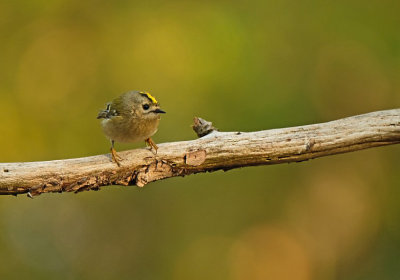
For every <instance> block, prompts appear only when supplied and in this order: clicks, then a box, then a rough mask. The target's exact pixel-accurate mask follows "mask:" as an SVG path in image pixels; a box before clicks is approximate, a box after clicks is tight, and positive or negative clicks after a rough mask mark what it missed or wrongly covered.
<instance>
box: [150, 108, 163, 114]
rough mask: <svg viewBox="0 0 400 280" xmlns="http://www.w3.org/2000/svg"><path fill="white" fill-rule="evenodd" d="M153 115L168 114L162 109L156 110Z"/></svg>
mask: <svg viewBox="0 0 400 280" xmlns="http://www.w3.org/2000/svg"><path fill="white" fill-rule="evenodd" d="M153 113H158V114H165V113H166V112H165V111H163V110H161V109H155V110H154V111H153Z"/></svg>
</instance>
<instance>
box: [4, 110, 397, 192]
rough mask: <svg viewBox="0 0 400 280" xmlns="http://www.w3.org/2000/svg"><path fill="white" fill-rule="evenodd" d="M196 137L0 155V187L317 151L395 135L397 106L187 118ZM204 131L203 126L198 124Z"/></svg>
mask: <svg viewBox="0 0 400 280" xmlns="http://www.w3.org/2000/svg"><path fill="white" fill-rule="evenodd" d="M194 129H195V131H197V132H198V133H199V134H200V135H203V134H204V133H206V134H207V133H208V134H207V135H206V136H203V137H201V138H199V139H196V140H192V141H182V142H174V143H164V144H160V145H158V146H159V150H158V154H157V155H153V154H152V153H151V152H150V151H149V150H148V149H135V150H130V151H124V152H119V155H120V156H121V157H122V158H123V161H122V162H121V163H122V166H121V167H118V166H117V165H116V164H115V163H113V162H111V161H110V156H109V155H108V154H107V155H97V156H91V157H85V158H76V159H65V160H53V161H42V162H19V163H0V194H4V195H5V194H11V195H17V194H22V193H28V195H29V196H35V195H39V194H42V193H48V192H80V191H83V190H98V189H99V188H100V187H102V186H107V185H137V186H139V187H143V186H144V185H146V184H147V183H150V182H153V181H156V180H161V179H166V178H170V177H175V176H186V175H190V174H195V173H199V172H207V171H216V170H225V171H226V170H229V169H233V168H238V167H245V166H256V165H270V164H278V163H288V162H300V161H305V160H309V159H313V158H318V157H322V156H329V155H334V154H339V153H346V152H352V151H357V150H361V149H366V148H372V147H377V146H384V145H390V144H397V143H400V109H394V110H386V111H379V112H373V113H369V114H364V115H359V116H353V117H349V118H344V119H339V120H336V121H331V122H326V123H321V124H312V125H305V126H297V127H290V128H281V129H270V130H263V131H257V132H218V131H216V130H215V128H214V127H213V126H212V125H211V123H208V122H206V121H204V120H201V119H195V125H194ZM205 131H206V132H205Z"/></svg>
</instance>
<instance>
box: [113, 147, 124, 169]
mask: <svg viewBox="0 0 400 280" xmlns="http://www.w3.org/2000/svg"><path fill="white" fill-rule="evenodd" d="M111 157H112V160H113V161H114V162H115V163H116V164H117V165H118V166H121V163H120V161H121V160H122V158H121V157H120V156H119V155H118V154H117V151H116V150H115V149H114V148H111Z"/></svg>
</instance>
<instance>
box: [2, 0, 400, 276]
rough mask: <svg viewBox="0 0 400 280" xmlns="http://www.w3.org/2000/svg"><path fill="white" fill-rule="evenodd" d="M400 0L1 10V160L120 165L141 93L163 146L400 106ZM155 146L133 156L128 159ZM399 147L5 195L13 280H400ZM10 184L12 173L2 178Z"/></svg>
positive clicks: (156, 1)
mask: <svg viewBox="0 0 400 280" xmlns="http://www.w3.org/2000/svg"><path fill="white" fill-rule="evenodd" d="M399 10H400V1H395V0H393V1H389V0H388V1H385V0H384V1H381V0H372V1H357V0H349V1H295V0H291V1H290V0H283V1H272V0H267V1H253V0H250V1H243V0H233V1H195V2H193V1H175V0H171V1H160V0H150V1H120V0H117V1H102V2H100V1H77V0H72V1H71V0H56V1H43V0H42V1H40V0H38V1H1V2H0V42H1V43H0V97H1V101H0V104H1V109H0V135H1V139H0V146H1V152H0V162H15V161H42V160H52V159H64V158H74V157H84V156H90V155H96V154H105V153H107V152H108V151H109V147H110V144H109V141H108V140H107V139H106V138H105V137H104V135H103V133H102V131H101V128H100V124H99V121H98V120H97V119H96V116H97V114H98V112H99V110H100V109H103V108H104V107H105V104H106V102H108V101H110V100H112V99H113V98H115V97H116V96H118V95H120V94H121V93H123V92H125V91H128V90H146V91H149V92H150V93H151V94H152V95H154V96H155V97H156V98H157V100H158V101H159V102H160V104H161V107H162V109H163V110H165V111H167V112H168V113H167V114H166V115H162V119H161V122H160V126H159V130H158V132H157V134H155V135H154V137H153V140H154V141H155V142H156V143H157V144H159V143H163V142H173V141H181V140H190V139H195V138H196V136H195V134H194V132H193V131H192V130H191V127H190V125H191V123H192V120H193V117H194V116H199V117H202V118H205V119H207V120H209V121H212V122H213V123H214V125H215V126H216V127H218V128H219V129H220V130H222V131H256V130H263V129H271V128H281V127H290V126H297V125H305V124H310V123H318V122H325V121H329V120H334V119H338V118H342V117H347V116H351V115H357V114H362V113H366V112H371V111H377V110H383V109H389V108H396V107H399V106H400V32H399V26H400V17H399ZM144 146H145V145H144V143H136V144H131V145H121V144H119V143H118V144H117V145H116V149H117V150H118V151H121V150H126V149H133V148H144ZM399 166H400V147H399V146H396V145H394V146H388V147H383V148H374V149H370V150H364V151H359V152H354V153H349V154H343V155H336V156H330V157H325V158H321V159H315V160H311V161H308V162H302V163H293V164H282V165H274V166H262V167H249V168H243V169H238V170H232V171H229V172H222V171H219V172H215V173H207V174H198V175H191V176H188V177H185V178H172V179H167V180H162V181H158V182H155V183H151V184H149V185H147V186H145V187H144V188H138V187H134V186H130V187H122V186H112V187H104V188H102V189H101V190H100V191H98V192H95V191H90V192H83V193H80V194H73V193H63V194H45V195H42V196H39V197H37V198H34V199H29V198H27V197H26V196H25V195H21V196H18V197H12V196H3V197H0V260H1V261H0V279H145V280H148V279H155V280H159V279H166V280H170V279H171V280H187V279H193V280H196V279H218V280H225V279H229V280H231V279H232V280H241V279H252V280H254V279H255V280H258V279H278V280H280V279H291V280H297V279H299V280H309V279H312V280H314V279H316V280H318V279H327V280H335V279H346V280H347V279H350V280H353V279H354V280H356V279H357V280H358V279H363V280H365V279H367V280H368V279H399V277H400V266H399V258H400V203H399V201H400V188H399V187H400V186H399V181H400V172H399ZM0 176H1V174H0Z"/></svg>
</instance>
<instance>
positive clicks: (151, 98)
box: [139, 91, 158, 104]
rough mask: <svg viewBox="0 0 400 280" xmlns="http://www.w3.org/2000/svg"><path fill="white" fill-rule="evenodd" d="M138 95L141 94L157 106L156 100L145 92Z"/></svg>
mask: <svg viewBox="0 0 400 280" xmlns="http://www.w3.org/2000/svg"><path fill="white" fill-rule="evenodd" d="M139 93H140V94H143V95H145V96H147V98H148V99H150V100H151V102H153V103H154V104H157V103H158V102H157V99H155V98H154V97H153V96H152V95H151V94H150V93H148V92H147V91H140V92H139Z"/></svg>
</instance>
